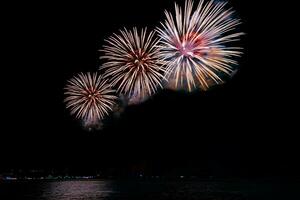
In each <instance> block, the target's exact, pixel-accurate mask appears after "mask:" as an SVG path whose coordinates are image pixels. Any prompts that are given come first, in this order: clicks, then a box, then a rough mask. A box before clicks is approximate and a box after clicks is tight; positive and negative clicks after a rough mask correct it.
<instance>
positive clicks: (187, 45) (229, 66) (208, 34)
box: [157, 0, 243, 91]
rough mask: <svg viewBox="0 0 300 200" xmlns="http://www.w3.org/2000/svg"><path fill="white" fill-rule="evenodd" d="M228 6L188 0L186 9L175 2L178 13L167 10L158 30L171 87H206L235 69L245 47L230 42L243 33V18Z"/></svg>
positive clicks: (219, 81)
mask: <svg viewBox="0 0 300 200" xmlns="http://www.w3.org/2000/svg"><path fill="white" fill-rule="evenodd" d="M225 6H226V2H217V1H214V0H210V1H208V2H206V3H205V0H200V1H199V4H198V6H197V7H194V6H193V1H191V0H186V2H185V6H184V9H181V8H180V7H179V6H178V5H177V4H176V3H175V16H173V15H172V14H171V13H169V12H167V11H165V15H166V20H165V22H164V23H161V26H162V27H160V28H158V29H157V31H158V33H159V36H160V38H161V40H160V50H161V57H160V58H161V59H162V60H164V62H165V64H166V77H167V79H168V81H169V83H168V84H169V87H170V88H174V89H178V88H179V89H187V90H188V91H191V90H193V89H195V88H201V89H204V90H206V89H208V88H209V87H210V86H212V85H214V84H220V83H222V82H223V79H222V76H223V75H224V74H227V75H230V74H231V73H232V72H233V70H234V67H235V66H236V65H237V62H236V61H235V60H234V59H235V58H236V57H238V56H240V54H241V49H242V48H240V47H235V46H232V45H231V44H233V42H235V41H238V40H239V38H240V36H241V35H243V33H241V32H236V26H237V25H239V24H240V23H241V22H240V20H239V19H237V18H234V17H233V14H234V11H233V10H232V9H231V8H229V9H227V8H225Z"/></svg>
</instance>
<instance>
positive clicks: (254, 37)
mask: <svg viewBox="0 0 300 200" xmlns="http://www.w3.org/2000/svg"><path fill="white" fill-rule="evenodd" d="M177 2H179V3H180V4H181V5H183V4H184V1H183V0H178V1H177ZM229 3H230V5H231V6H233V7H234V9H235V10H236V11H237V15H238V16H239V17H240V18H241V19H242V21H243V25H242V26H241V27H240V28H241V30H242V31H243V32H245V33H246V35H245V36H244V37H242V41H241V43H240V44H241V45H242V46H243V47H244V48H245V49H244V55H243V56H242V58H241V59H239V63H240V70H239V71H238V72H237V74H236V76H234V78H233V79H232V80H230V81H228V82H227V83H226V84H225V85H222V86H218V87H216V88H213V89H211V90H210V91H208V92H205V93H203V92H194V93H191V94H189V93H185V92H174V91H168V90H165V91H162V92H159V93H158V94H156V95H155V96H153V97H152V98H151V99H149V100H148V101H147V102H145V103H143V104H140V105H137V106H131V107H127V108H126V109H125V111H124V112H123V113H122V114H121V115H120V117H119V118H118V117H117V118H109V119H107V121H106V123H105V125H104V128H103V129H102V130H100V131H96V132H87V131H85V130H83V129H82V127H81V126H80V123H78V121H76V120H75V119H74V117H72V116H70V115H69V111H68V110H66V109H65V105H64V103H63V98H64V95H63V92H64V90H63V87H64V86H65V84H66V80H68V79H69V78H71V77H72V76H73V75H75V74H76V73H78V72H87V71H96V70H97V69H98V67H99V65H100V64H101V61H100V60H99V56H100V55H101V52H99V51H98V50H99V49H100V48H101V46H102V45H103V44H104V39H105V38H107V37H109V36H110V35H111V34H112V33H114V32H117V31H118V29H120V28H122V27H124V26H125V27H128V28H131V27H134V26H136V27H138V28H143V27H145V26H147V27H148V28H149V29H154V28H155V27H156V26H157V25H159V22H160V21H162V20H163V19H164V10H165V9H168V10H171V11H173V10H174V3H173V0H151V1H138V0H127V1H116V0H109V1H105V2H104V1H100V0H99V1H97V3H87V2H86V1H84V2H83V1H81V2H80V3H75V2H70V3H61V2H57V3H54V2H49V3H38V4H34V5H29V4H26V5H12V10H13V12H12V13H11V16H17V17H16V19H13V20H12V22H11V23H9V29H8V30H11V31H12V34H9V36H8V37H7V41H6V42H8V43H9V48H7V49H6V51H7V52H8V54H9V55H8V56H7V57H6V58H5V59H8V60H9V62H8V64H7V66H5V67H4V68H5V69H4V72H2V73H3V74H2V77H4V78H3V79H2V80H4V84H3V85H2V87H4V88H5V89H4V90H3V91H5V94H3V95H2V98H1V99H4V101H5V103H2V107H3V108H2V110H4V113H3V112H2V117H4V121H3V120H2V130H1V134H0V141H1V145H0V159H1V160H0V163H1V167H0V168H1V170H6V169H11V168H17V169H18V168H71V169H79V170H82V171H83V172H84V171H85V170H90V169H98V168H99V169H110V168H120V169H127V168H131V167H132V168H133V167H135V166H142V167H143V168H147V169H149V168H150V169H151V170H150V171H152V172H153V173H162V174H163V173H166V172H167V171H169V170H173V169H176V168H180V169H183V171H184V170H185V173H191V174H192V173H196V174H197V173H199V174H201V173H203V171H207V174H209V173H214V172H215V173H216V174H221V175H229V176H249V177H253V176H259V177H264V176H284V177H288V176H291V177H292V176H299V175H300V173H299V170H298V169H299V167H300V165H299V163H298V159H299V154H298V151H299V149H300V147H299V145H298V141H299V140H297V137H296V134H297V132H298V133H299V130H298V127H297V129H295V127H296V125H297V124H296V116H295V117H293V114H296V113H298V112H297V110H298V108H299V105H297V106H296V102H299V101H297V98H296V97H294V96H295V94H296V91H298V90H295V89H294V88H293V87H295V86H296V85H295V83H294V82H295V80H294V79H292V78H291V73H293V72H292V71H291V70H292V69H293V68H295V67H296V65H293V64H291V63H288V61H287V60H288V59H286V56H288V55H287V53H288V52H286V50H287V49H288V48H287V47H285V46H284V45H285V44H284V43H283V42H282V39H283V38H284V36H283V34H286V33H284V30H282V29H279V28H278V26H277V22H278V21H277V18H278V17H274V16H272V15H271V12H272V11H271V10H272V8H271V6H270V4H267V3H266V4H265V5H262V4H261V2H260V3H258V2H256V1H250V0H249V1H238V0H230V1H229ZM258 4H259V5H258ZM25 6H26V7H25ZM273 12H275V11H273ZM7 17H8V18H10V17H9V16H7ZM273 38H275V39H273ZM5 39H6V38H5ZM291 62H292V61H291ZM6 91H7V92H6ZM297 130H298V131H297ZM204 174H205V173H204ZM207 174H206V175H207Z"/></svg>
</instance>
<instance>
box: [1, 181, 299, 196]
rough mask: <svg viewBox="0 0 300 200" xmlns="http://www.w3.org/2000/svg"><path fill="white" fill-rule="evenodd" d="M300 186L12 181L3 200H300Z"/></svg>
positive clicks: (3, 192)
mask: <svg viewBox="0 0 300 200" xmlns="http://www.w3.org/2000/svg"><path fill="white" fill-rule="evenodd" d="M299 188H300V183H299V182H297V183H295V182H294V183H270V182H247V181H244V182H242V181H228V182H221V181H219V182H213V181H208V182H205V181H202V182H201V181H198V182H196V181H195V182H189V181H186V182H185V181H181V182H165V181H152V182H151V181H114V182H113V181H99V180H88V181H86V180H85V181H78V180H77V181H10V182H0V200H9V199H18V200H29V199H30V200H67V199H68V200H217V199H222V200H233V199H234V200H246V199H248V200H252V199H255V200H260V199H262V200H268V199H272V200H275V199H280V200H283V199H300V191H299Z"/></svg>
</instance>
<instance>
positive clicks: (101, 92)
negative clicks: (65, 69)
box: [64, 72, 117, 127]
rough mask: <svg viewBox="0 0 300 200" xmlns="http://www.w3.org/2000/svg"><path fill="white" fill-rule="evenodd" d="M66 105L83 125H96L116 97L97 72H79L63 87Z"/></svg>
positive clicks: (111, 106) (110, 107)
mask: <svg viewBox="0 0 300 200" xmlns="http://www.w3.org/2000/svg"><path fill="white" fill-rule="evenodd" d="M65 90H66V91H65V95H66V98H65V100H64V102H65V103H66V107H67V108H69V109H70V110H71V114H72V115H76V118H78V119H82V120H83V124H84V126H85V127H97V126H98V125H100V122H101V120H102V119H103V118H104V116H105V115H107V114H108V113H109V111H111V110H112V108H113V106H114V105H115V100H116V99H117V97H116V96H115V95H114V92H115V91H114V90H112V89H111V88H110V85H109V84H107V81H106V80H104V79H103V78H102V76H100V75H98V74H97V73H89V72H88V73H86V74H84V73H80V74H78V75H77V76H74V77H73V78H72V79H70V80H69V81H68V83H67V85H66V87H65Z"/></svg>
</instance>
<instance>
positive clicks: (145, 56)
mask: <svg viewBox="0 0 300 200" xmlns="http://www.w3.org/2000/svg"><path fill="white" fill-rule="evenodd" d="M105 41H106V42H107V44H106V45H104V46H103V50H101V51H102V52H104V56H101V57H100V58H101V59H106V62H105V63H104V64H103V66H101V67H100V69H104V70H105V72H104V76H105V77H107V78H109V79H110V80H111V84H112V85H113V86H115V87H116V88H117V91H118V92H119V93H121V94H123V95H125V96H126V97H127V98H128V99H129V101H131V102H132V103H138V102H141V101H143V100H144V99H145V98H147V97H149V96H151V95H152V94H154V93H155V92H156V90H157V88H158V87H162V84H161V82H162V79H163V78H164V68H163V67H162V62H161V60H160V59H159V56H160V53H159V49H158V46H157V44H158V39H157V38H155V32H154V31H151V32H150V33H147V29H142V30H141V32H140V33H138V31H137V29H136V28H133V30H132V31H131V30H129V31H128V30H127V29H126V28H125V29H124V30H120V33H119V34H113V35H112V36H111V37H109V38H108V39H107V40H105Z"/></svg>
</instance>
